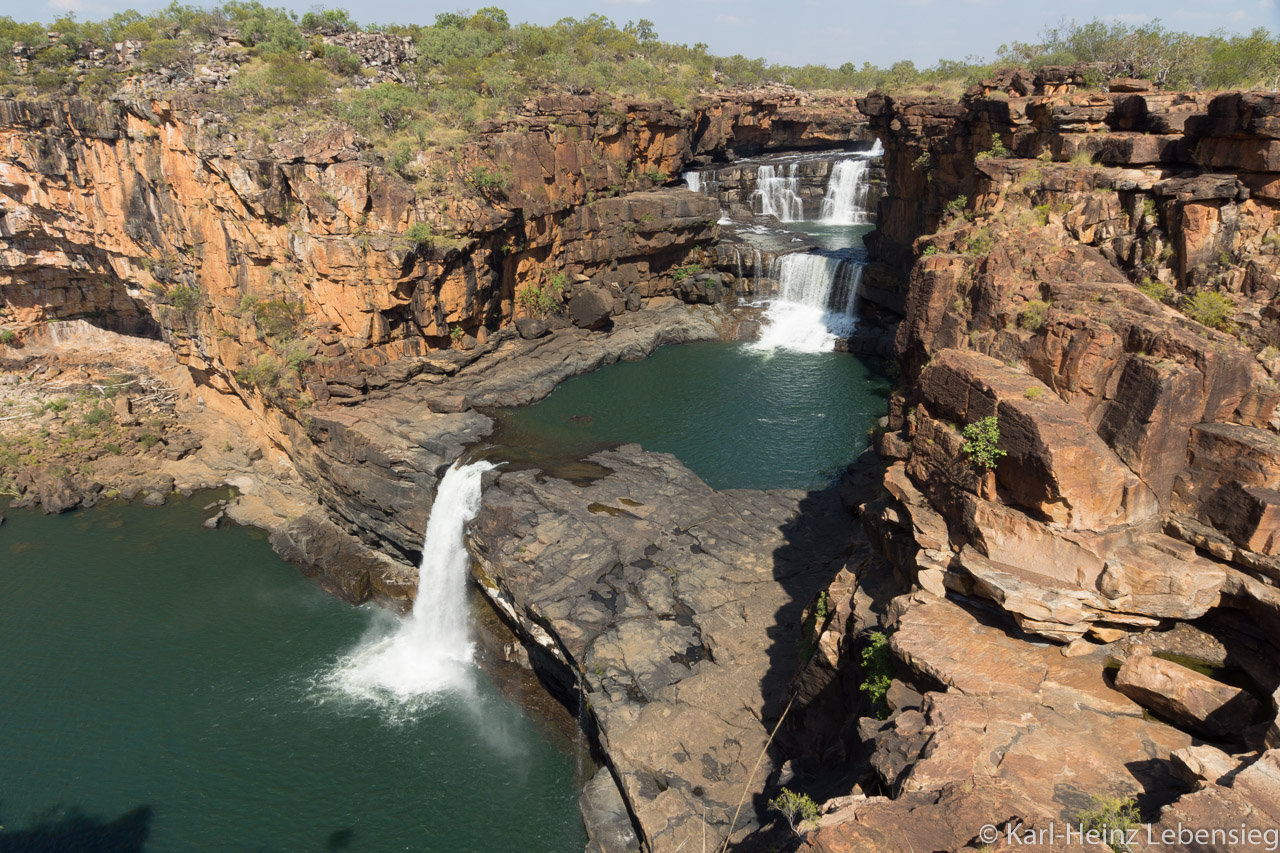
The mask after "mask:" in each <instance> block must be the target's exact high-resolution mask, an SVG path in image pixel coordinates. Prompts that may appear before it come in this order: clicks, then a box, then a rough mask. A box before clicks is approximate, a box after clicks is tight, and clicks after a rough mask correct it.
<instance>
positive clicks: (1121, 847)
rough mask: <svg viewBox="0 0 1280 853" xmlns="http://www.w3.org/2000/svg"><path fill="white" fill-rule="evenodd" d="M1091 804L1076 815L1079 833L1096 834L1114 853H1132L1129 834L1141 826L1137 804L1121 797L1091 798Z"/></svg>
mask: <svg viewBox="0 0 1280 853" xmlns="http://www.w3.org/2000/svg"><path fill="white" fill-rule="evenodd" d="M1092 802H1093V805H1092V806H1091V807H1090V808H1087V809H1085V810H1084V811H1082V812H1080V813H1079V814H1078V815H1076V820H1077V821H1079V823H1080V830H1081V832H1084V833H1096V834H1097V836H1098V837H1100V838H1101V839H1102V843H1103V844H1106V845H1107V846H1108V847H1110V848H1111V849H1112V851H1114V853H1132V850H1133V848H1131V847H1130V846H1129V834H1130V832H1131V831H1132V830H1135V829H1137V828H1138V827H1139V826H1140V825H1141V824H1142V816H1141V815H1140V814H1139V813H1138V803H1137V802H1136V801H1135V800H1133V799H1128V798H1122V797H1093V798H1092Z"/></svg>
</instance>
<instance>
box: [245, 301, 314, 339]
mask: <svg viewBox="0 0 1280 853" xmlns="http://www.w3.org/2000/svg"><path fill="white" fill-rule="evenodd" d="M248 298H249V297H245V299H248ZM240 304H241V306H242V307H243V306H244V305H245V301H244V300H243V299H242V300H241V303H240ZM249 307H250V308H251V309H252V311H253V319H254V322H256V323H257V325H258V330H259V331H260V332H262V334H264V335H266V336H267V337H272V338H292V337H296V336H297V334H298V330H299V328H300V326H301V324H302V318H303V315H304V310H305V309H304V308H303V306H302V303H301V302H289V301H288V300H286V299H282V298H276V299H263V300H260V301H259V300H253V302H252V303H251V305H250V306H249Z"/></svg>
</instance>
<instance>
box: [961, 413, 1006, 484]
mask: <svg viewBox="0 0 1280 853" xmlns="http://www.w3.org/2000/svg"><path fill="white" fill-rule="evenodd" d="M961 434H962V435H963V436H964V446H963V447H962V448H961V449H962V450H963V451H964V453H965V455H966V456H968V457H969V464H970V465H972V466H973V467H974V469H975V470H977V471H979V472H984V471H990V470H991V469H992V468H995V467H996V465H997V464H998V463H999V462H1000V460H1001V458H1003V457H1005V456H1007V455H1008V451H1007V450H1002V449H1001V448H1000V446H999V445H1000V421H999V419H998V418H997V417H996V416H995V415H987V416H986V417H985V418H983V419H982V420H980V421H975V422H973V423H971V424H969V425H968V426H966V427H965V428H964V431H963V432H962V433H961Z"/></svg>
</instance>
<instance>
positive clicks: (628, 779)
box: [470, 445, 849, 851]
mask: <svg viewBox="0 0 1280 853" xmlns="http://www.w3.org/2000/svg"><path fill="white" fill-rule="evenodd" d="M590 459H591V461H594V462H597V463H599V464H600V465H603V466H605V467H606V468H608V469H611V470H612V472H613V473H611V474H609V475H608V476H606V477H604V478H603V479H600V480H598V481H596V482H593V483H591V484H590V485H575V484H573V483H570V482H567V481H565V480H558V479H553V478H550V477H543V476H540V475H539V474H538V473H537V472H535V471H517V472H509V473H504V472H501V471H498V472H496V473H494V474H492V475H490V478H491V480H490V482H489V484H488V485H487V486H486V489H485V492H484V499H483V505H482V508H481V510H480V513H479V515H478V516H477V517H476V519H475V521H474V522H473V524H472V527H471V539H470V547H471V550H472V553H473V554H474V555H475V556H476V559H477V562H478V566H479V572H480V582H481V583H482V584H483V585H484V587H485V589H486V591H487V592H488V593H489V594H490V596H491V597H492V598H494V599H495V601H496V602H497V606H498V607H500V608H501V609H503V610H504V611H505V612H506V613H507V614H508V617H509V618H510V619H511V621H512V622H513V623H514V624H515V625H516V626H517V630H518V631H519V632H520V633H521V634H522V635H523V636H525V637H526V638H527V639H528V641H529V642H530V643H531V644H536V645H539V646H541V648H543V649H544V650H545V651H546V653H547V655H548V656H549V657H550V658H551V659H552V660H554V661H556V662H557V663H558V666H557V667H556V668H557V669H558V670H559V671H560V676H559V677H560V678H561V679H563V680H566V681H568V682H570V683H574V684H576V685H578V686H579V688H578V689H581V690H582V691H583V695H582V697H581V701H583V702H586V703H587V706H588V708H589V710H590V715H591V718H592V720H593V721H594V723H595V725H596V726H597V727H598V730H599V738H600V742H601V745H602V746H603V747H604V750H605V754H606V756H607V761H608V765H609V768H610V770H611V771H612V773H613V775H614V777H615V779H616V780H617V782H618V785H619V787H620V789H621V790H622V792H623V795H624V796H625V798H626V801H627V803H628V806H629V808H630V810H631V813H632V814H633V815H634V816H635V818H636V822H637V825H638V829H639V832H640V835H641V837H642V838H643V840H644V841H645V843H646V844H648V845H650V847H651V848H652V849H653V850H656V851H675V850H680V849H685V850H687V849H701V844H702V838H703V833H704V831H705V833H706V838H707V843H708V845H714V846H718V845H719V844H720V843H721V840H722V839H723V838H724V837H725V835H726V834H727V833H728V832H729V830H730V824H731V822H732V821H733V818H734V813H735V810H736V809H737V807H738V803H739V800H740V798H742V797H743V796H744V792H745V795H746V801H745V806H743V808H742V811H741V815H740V816H739V817H738V820H737V823H736V824H733V826H734V837H735V838H737V837H742V836H743V835H744V834H747V833H749V832H751V831H753V830H754V829H755V828H757V827H758V826H759V825H760V822H761V821H762V820H766V821H767V820H768V817H767V815H766V813H765V812H764V811H763V808H762V807H763V802H762V800H761V799H760V794H761V792H762V791H763V789H764V787H765V784H766V781H767V780H768V779H769V777H770V776H771V775H772V774H773V773H774V771H775V770H776V769H777V767H778V765H779V764H780V760H779V758H778V756H777V754H776V752H775V751H771V750H770V749H769V748H767V742H768V739H769V734H770V731H771V729H772V728H773V726H774V724H775V723H776V722H777V721H778V720H779V718H780V717H781V715H782V714H783V712H784V710H785V708H786V705H787V695H786V686H787V682H788V681H789V679H790V678H791V676H792V674H793V673H794V671H795V668H796V662H797V641H798V639H799V631H800V623H801V609H802V608H803V606H804V605H805V604H806V603H807V602H808V601H809V599H810V598H811V597H812V596H813V595H814V594H815V593H816V592H817V591H818V589H820V588H822V587H823V586H824V585H825V584H827V583H828V582H830V580H831V577H832V575H833V574H834V573H835V571H836V570H837V569H838V568H839V567H840V565H841V561H842V556H843V551H844V549H845V544H846V541H847V538H848V535H849V518H848V516H847V514H846V512H845V510H844V509H843V508H842V507H841V506H840V503H839V501H838V499H837V498H836V496H835V495H834V494H833V493H831V492H825V493H813V494H806V493H803V492H798V491H794V490H779V491H766V492H760V491H742V490H733V491H721V492H717V491H714V490H712V489H711V488H709V487H708V486H707V485H706V484H705V483H703V482H702V481H701V480H699V479H698V478H697V477H696V476H695V475H694V474H692V473H691V472H690V471H689V470H688V469H686V468H684V467H683V466H682V465H680V463H679V462H677V461H676V460H675V458H674V457H671V456H669V455H665V454H654V453H645V452H642V451H641V450H640V448H639V447H637V446H634V445H631V446H625V447H622V448H619V449H618V450H616V451H609V452H606V453H601V454H597V455H595V456H592V457H590ZM762 756H763V758H762ZM757 759H761V760H760V765H759V767H758V768H756V762H757ZM708 849H712V848H711V846H709V847H708Z"/></svg>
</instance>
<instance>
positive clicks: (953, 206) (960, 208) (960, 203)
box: [942, 195, 969, 219]
mask: <svg viewBox="0 0 1280 853" xmlns="http://www.w3.org/2000/svg"><path fill="white" fill-rule="evenodd" d="M968 203H969V197H968V196H967V195H958V196H956V197H955V198H953V199H951V201H949V202H947V205H946V207H944V208H943V209H942V210H943V212H944V213H946V214H947V215H948V216H955V217H959V218H960V219H968V218H969V213H968V211H966V210H965V209H964V208H965V205H967V204H968Z"/></svg>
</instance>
